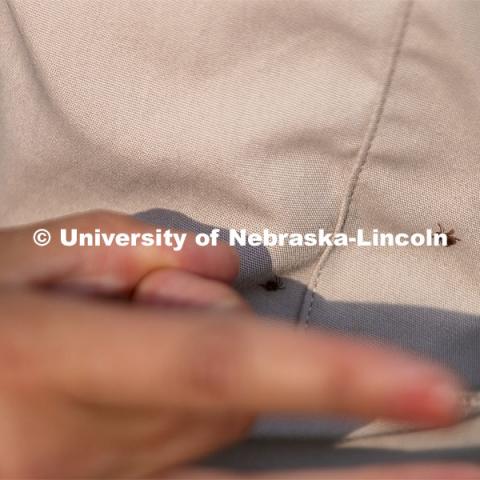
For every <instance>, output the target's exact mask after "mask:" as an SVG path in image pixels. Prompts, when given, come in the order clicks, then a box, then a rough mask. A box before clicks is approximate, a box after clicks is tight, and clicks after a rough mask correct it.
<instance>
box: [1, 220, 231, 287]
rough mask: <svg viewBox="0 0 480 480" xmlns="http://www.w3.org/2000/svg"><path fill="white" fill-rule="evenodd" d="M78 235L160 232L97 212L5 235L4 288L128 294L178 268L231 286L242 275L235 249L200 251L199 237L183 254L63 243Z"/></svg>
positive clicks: (189, 238)
mask: <svg viewBox="0 0 480 480" xmlns="http://www.w3.org/2000/svg"><path fill="white" fill-rule="evenodd" d="M40 227H42V228H46V229H47V230H48V231H49V232H50V233H51V236H52V241H51V242H50V244H48V245H47V246H44V247H39V246H37V245H36V244H35V243H34V242H33V239H32V237H33V234H34V232H35V231H36V230H37V229H38V228H40ZM62 228H65V229H66V230H67V231H71V230H72V229H74V228H75V229H77V230H78V231H79V232H82V233H94V232H95V229H99V230H100V231H101V232H102V233H106V234H111V233H125V234H132V233H135V234H136V233H139V234H143V233H149V234H155V232H156V227H154V226H152V225H148V224H145V223H143V222H140V221H138V220H136V219H133V218H132V217H129V216H127V215H122V214H118V213H113V212H93V213H85V214H80V215H74V216H69V217H64V218H59V219H56V220H51V221H48V222H44V223H42V224H41V225H40V224H37V225H28V226H25V227H21V228H17V229H10V230H3V231H1V232H0V263H1V265H2V269H1V270H0V284H2V283H3V284H52V283H54V284H62V285H64V286H65V285H74V286H76V287H84V288H87V289H92V290H101V291H105V292H108V293H116V292H128V291H130V290H131V288H132V287H133V286H134V285H136V284H137V282H138V281H139V280H140V279H141V278H143V277H144V276H145V275H146V274H148V273H149V272H151V271H154V270H156V269H161V268H177V269H183V270H186V271H189V272H191V273H196V274H198V275H202V276H204V277H206V278H211V279H216V280H220V281H226V282H229V281H231V280H233V278H235V276H236V274H237V270H238V258H237V254H236V253H235V251H234V249H232V248H231V247H229V246H228V245H226V244H225V243H219V245H218V246H216V247H213V246H210V247H200V246H198V245H197V244H196V242H195V238H194V235H193V234H189V235H187V239H186V241H185V244H184V246H183V248H182V249H181V250H179V251H175V250H174V246H172V247H170V246H165V245H162V246H159V247H157V246H142V245H137V246H118V245H112V246H98V247H94V246H91V247H88V246H84V247H82V246H72V247H67V246H64V245H62V244H61V242H60V230H61V229H62Z"/></svg>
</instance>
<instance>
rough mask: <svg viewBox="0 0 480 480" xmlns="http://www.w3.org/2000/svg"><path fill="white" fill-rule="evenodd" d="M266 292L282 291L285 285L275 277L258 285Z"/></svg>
mask: <svg viewBox="0 0 480 480" xmlns="http://www.w3.org/2000/svg"><path fill="white" fill-rule="evenodd" d="M260 286H261V287H263V288H264V289H265V290H266V291H267V292H275V291H277V290H283V289H284V288H285V285H284V283H283V280H282V279H281V278H280V277H277V275H275V276H274V277H273V278H272V279H270V280H268V281H266V282H265V283H261V284H260Z"/></svg>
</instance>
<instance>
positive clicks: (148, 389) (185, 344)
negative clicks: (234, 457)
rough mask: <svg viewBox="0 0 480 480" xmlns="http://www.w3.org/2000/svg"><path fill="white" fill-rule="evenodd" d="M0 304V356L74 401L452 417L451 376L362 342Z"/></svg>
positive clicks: (16, 298) (73, 302)
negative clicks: (20, 363) (0, 350)
mask: <svg viewBox="0 0 480 480" xmlns="http://www.w3.org/2000/svg"><path fill="white" fill-rule="evenodd" d="M0 300H1V302H3V305H4V309H5V310H4V311H5V312H9V318H11V319H12V321H4V322H3V323H2V335H1V336H0V339H1V340H2V345H3V347H4V348H6V349H7V351H10V352H11V350H12V348H13V345H16V347H15V348H20V349H21V351H22V358H23V356H25V357H26V358H28V359H29V362H28V365H29V366H34V367H35V368H37V369H39V371H38V372H36V373H35V376H37V377H38V378H50V379H51V382H52V384H54V385H58V386H57V387H56V388H59V389H61V390H63V391H66V392H68V393H69V394H71V395H72V396H76V397H79V398H88V399H91V400H96V401H99V402H106V403H118V404H121V405H144V406H149V407H151V406H155V405H158V406H170V407H172V408H187V409H192V408H193V409H213V410H219V411H221V410H226V411H230V410H234V411H239V412H241V411H244V412H249V413H257V412H298V413H302V412H318V413H322V414H325V413H334V414H340V413H341V414H351V415H356V416H362V417H369V418H371V417H377V416H380V417H390V418H393V419H402V420H410V421H415V422H421V423H423V424H425V425H438V424H443V423H448V422H451V421H453V420H455V419H456V418H457V417H458V416H459V415H460V406H459V396H460V385H459V382H458V381H457V380H456V378H454V377H453V376H452V374H450V373H449V372H447V371H445V370H443V369H441V368H440V367H438V366H436V365H433V364H430V363H428V362H426V361H420V360H416V359H413V358H411V357H410V356H407V355H405V354H402V353H399V352H396V351H394V350H392V351H390V350H387V349H383V348H380V347H377V346H372V345H370V344H368V343H365V342H360V341H357V340H355V341H353V340H348V339H346V338H340V337H337V336H334V335H326V334H318V333H314V332H309V333H308V335H307V334H306V333H304V332H300V331H297V330H293V329H290V328H287V327H281V326H278V325H277V326H273V325H268V324H266V322H263V321H259V320H258V319H257V318H256V317H254V316H253V315H249V314H238V313H235V312H229V313H228V316H226V315H225V314H223V315H221V314H218V313H217V314H214V313H209V314H206V313H203V314H200V313H194V312H188V313H177V312H173V311H167V312H163V313H162V316H161V317H160V316H159V315H158V313H157V312H155V311H152V310H151V309H145V308H143V309H141V308H139V307H135V306H134V305H132V306H131V307H129V308H121V307H120V306H119V305H116V304H113V305H112V304H106V303H103V304H100V302H90V303H88V302H82V301H80V300H79V299H74V298H65V297H58V298H57V297H54V296H52V295H49V296H47V295H42V294H40V293H34V292H29V293H28V294H25V293H24V294H21V293H14V292H10V293H8V294H6V293H5V292H2V293H0ZM1 302H0V303H1ZM32 311H34V312H38V313H36V318H32V313H31V312H32ZM45 312H48V314H47V313H45ZM193 316H194V317H193ZM189 319H190V320H192V319H194V320H195V321H187V320H189ZM227 319H228V321H226V320H227ZM12 338H13V339H18V338H20V340H16V341H15V342H14V341H12ZM18 345H20V347H18ZM9 356H12V354H11V353H10V354H9ZM13 356H14V357H15V355H13ZM17 356H18V355H17ZM7 358H8V357H7ZM29 368H30V367H29ZM32 368H33V367H32ZM6 370H7V372H8V371H9V370H8V369H6ZM6 374H7V373H6ZM30 375H31V374H30Z"/></svg>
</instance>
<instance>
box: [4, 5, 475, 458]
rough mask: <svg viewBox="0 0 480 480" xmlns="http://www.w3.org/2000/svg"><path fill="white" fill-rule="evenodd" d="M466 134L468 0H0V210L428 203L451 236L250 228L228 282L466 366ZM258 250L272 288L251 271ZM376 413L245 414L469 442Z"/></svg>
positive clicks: (383, 215) (313, 321) (265, 305)
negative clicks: (445, 239)
mask: <svg viewBox="0 0 480 480" xmlns="http://www.w3.org/2000/svg"><path fill="white" fill-rule="evenodd" d="M479 152H480V3H479V2H477V1H475V0H472V1H461V0H458V1H457V0H429V1H427V0H423V1H422V0H418V1H416V2H404V1H397V0H389V1H385V0H367V1H361V2H360V1H339V0H292V1H280V0H228V1H227V0H182V1H178V0H161V1H160V0H159V1H155V0H100V1H96V0H82V1H77V0H62V1H58V0H42V1H34V0H0V176H1V178H2V187H1V188H0V212H1V213H0V222H1V224H2V225H3V226H6V225H15V224H20V223H24V222H31V221H34V220H40V219H43V218H46V217H52V216H57V215H62V214H67V213H71V212H76V211H81V210H87V209H92V208H110V209H117V210H121V211H124V212H129V213H132V214H137V215H138V216H139V217H141V218H144V219H147V220H150V221H152V222H162V221H167V222H169V223H171V224H172V225H174V226H179V227H183V228H193V229H196V230H201V229H205V228H209V227H210V226H215V227H220V228H222V229H228V228H237V229H240V228H246V229H248V230H249V231H253V232H256V231H261V230H262V229H263V228H265V227H268V228H269V229H270V230H272V231H276V232H292V231H295V232H300V233H305V232H315V231H316V230H318V228H323V229H325V230H326V231H343V232H346V233H348V234H351V233H353V232H355V231H356V230H357V229H358V228H360V227H361V228H364V229H373V228H378V229H379V230H381V231H386V232H407V233H413V232H417V231H424V230H425V229H426V228H435V225H436V223H437V222H440V223H442V224H444V225H445V226H446V227H448V228H454V229H455V230H456V234H457V236H458V237H459V238H461V241H460V242H459V243H458V244H457V245H454V246H452V247H449V248H442V249H438V248H416V247H407V248H365V247H362V248H360V247H354V246H350V247H348V248H324V247H320V248H312V247H275V248H271V249H267V248H245V249H242V250H241V255H242V271H241V278H240V279H239V288H240V289H241V290H242V292H243V293H244V294H245V295H246V297H247V298H248V299H249V300H250V301H251V303H252V305H253V306H254V307H255V308H256V309H257V310H258V311H259V312H261V313H266V314H270V315H277V316H280V317H282V318H284V319H285V320H286V321H290V322H298V323H300V324H302V325H304V326H306V327H307V328H316V327H323V328H328V329H331V330H335V331H339V332H343V333H349V334H358V335H364V336H368V337H371V338H373V339H375V340H376V341H388V342H393V343H396V344H398V345H400V346H401V347H402V348H405V349H407V350H414V351H417V352H419V353H420V354H422V355H425V356H429V357H433V358H436V359H438V360H440V361H441V362H443V363H445V364H447V365H449V366H451V367H452V368H454V369H456V370H457V371H459V372H460V373H461V374H462V375H463V376H464V378H465V379H466V381H467V382H468V383H469V384H470V385H471V386H472V388H478V387H480V350H479V345H480V287H479V285H480V268H479V258H480V242H479V241H478V239H479V235H480V215H479V212H480V193H479V187H480V163H479V162H480V159H479ZM272 272H275V273H276V274H279V275H282V276H284V277H285V286H286V288H285V289H283V290H281V291H279V292H267V291H265V290H264V289H262V288H260V287H259V286H258V284H259V283H261V282H262V281H264V280H265V279H267V278H269V276H271V274H272ZM375 425H376V424H374V425H371V426H370V427H368V428H367V429H366V430H365V428H366V427H362V428H360V429H357V428H356V427H351V428H350V427H349V428H343V427H338V426H335V427H334V426H332V425H331V424H330V423H328V422H327V423H325V424H323V423H322V422H313V421H309V422H303V423H302V422H296V421H286V420H284V421H271V420H266V421H265V422H264V423H262V424H260V425H259V426H258V429H257V434H258V436H260V437H262V436H263V437H262V438H270V439H271V438H290V439H292V438H296V437H295V436H296V435H297V436H298V435H300V436H302V437H305V436H308V438H310V439H312V438H314V439H315V438H327V439H330V440H332V441H337V440H338V439H342V438H343V437H344V436H345V435H346V434H349V435H350V436H353V437H355V439H354V440H353V439H350V440H348V441H344V443H342V446H343V447H349V446H350V447H353V446H354V447H355V448H358V447H367V446H368V447H369V448H371V449H373V450H372V451H373V452H374V451H376V449H390V451H391V450H392V449H393V450H395V449H397V450H405V448H407V449H408V450H417V451H421V450H422V449H427V450H428V449H436V448H438V449H444V448H446V449H447V450H448V449H453V450H455V449H457V450H458V449H462V448H467V447H472V448H477V447H478V446H479V443H480V427H479V424H478V420H476V421H475V420H470V421H469V422H467V423H465V424H463V425H460V426H458V427H455V428H454V429H452V430H451V432H450V434H449V433H448V432H445V431H442V432H438V431H437V432H430V433H428V434H426V433H424V432H422V433H417V434H415V433H409V434H405V433H404V434H397V435H396V436H391V435H389V434H386V433H384V434H380V435H372V432H375V431H376V430H375V428H377V427H376V426H375ZM378 428H380V427H378ZM382 428H383V427H382ZM352 430H353V431H354V433H352ZM380 431H382V430H381V429H380ZM405 435H407V436H405ZM318 445H319V444H318ZM346 450H347V448H342V451H346ZM257 451H258V450H257ZM374 458H378V456H377V457H375V455H374Z"/></svg>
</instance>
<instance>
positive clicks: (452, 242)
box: [435, 223, 461, 247]
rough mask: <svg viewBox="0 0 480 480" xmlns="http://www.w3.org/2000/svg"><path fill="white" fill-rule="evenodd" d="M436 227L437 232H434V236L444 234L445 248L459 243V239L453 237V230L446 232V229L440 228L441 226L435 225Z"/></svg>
mask: <svg viewBox="0 0 480 480" xmlns="http://www.w3.org/2000/svg"><path fill="white" fill-rule="evenodd" d="M437 226H438V232H435V235H439V234H441V233H444V234H445V235H446V236H447V244H446V245H445V246H446V247H451V246H452V245H455V244H456V243H457V242H460V241H461V239H460V238H457V237H456V236H455V230H454V229H453V228H451V229H450V230H449V231H448V232H447V231H446V229H445V228H443V227H442V224H440V223H437Z"/></svg>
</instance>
